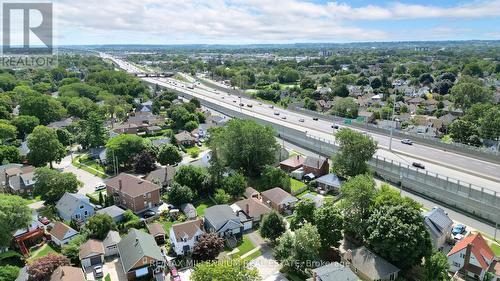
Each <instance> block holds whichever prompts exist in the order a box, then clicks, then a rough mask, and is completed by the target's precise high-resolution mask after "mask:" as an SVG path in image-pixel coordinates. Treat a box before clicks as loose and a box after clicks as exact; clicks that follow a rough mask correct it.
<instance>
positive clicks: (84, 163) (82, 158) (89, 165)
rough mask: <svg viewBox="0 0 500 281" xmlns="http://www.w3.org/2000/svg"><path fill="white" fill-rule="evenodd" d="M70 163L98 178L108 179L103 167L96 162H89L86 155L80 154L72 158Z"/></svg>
mask: <svg viewBox="0 0 500 281" xmlns="http://www.w3.org/2000/svg"><path fill="white" fill-rule="evenodd" d="M71 163H72V164H73V166H75V167H77V168H78V169H82V170H84V171H86V172H89V173H91V174H93V175H96V176H98V177H100V178H103V179H105V178H107V177H108V175H107V174H106V172H105V169H104V166H103V165H101V164H99V163H98V162H97V160H89V158H88V155H87V154H82V155H79V156H76V157H74V158H73V161H72V162H71Z"/></svg>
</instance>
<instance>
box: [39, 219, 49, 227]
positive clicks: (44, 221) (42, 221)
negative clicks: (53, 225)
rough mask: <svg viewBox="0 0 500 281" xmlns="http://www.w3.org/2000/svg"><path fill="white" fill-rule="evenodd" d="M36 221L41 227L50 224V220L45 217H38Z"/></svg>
mask: <svg viewBox="0 0 500 281" xmlns="http://www.w3.org/2000/svg"><path fill="white" fill-rule="evenodd" d="M38 221H39V222H41V223H42V224H43V225H48V224H49V223H50V220H49V219H48V218H46V217H39V218H38Z"/></svg>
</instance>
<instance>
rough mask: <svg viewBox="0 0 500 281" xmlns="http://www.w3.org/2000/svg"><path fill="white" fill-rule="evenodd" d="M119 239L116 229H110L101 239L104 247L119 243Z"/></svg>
mask: <svg viewBox="0 0 500 281" xmlns="http://www.w3.org/2000/svg"><path fill="white" fill-rule="evenodd" d="M121 240H122V238H121V237H120V233H118V231H114V230H110V231H109V232H108V235H106V238H104V241H102V244H103V245H104V247H108V246H112V245H116V244H118V243H120V241H121Z"/></svg>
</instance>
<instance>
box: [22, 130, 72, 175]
mask: <svg viewBox="0 0 500 281" xmlns="http://www.w3.org/2000/svg"><path fill="white" fill-rule="evenodd" d="M28 148H29V149H30V151H29V152H28V160H29V161H30V163H31V164H33V165H34V166H36V167H41V166H45V165H46V164H47V163H49V164H50V166H51V167H52V162H53V161H56V162H59V161H61V159H62V158H63V157H64V156H65V154H66V150H65V149H64V146H63V145H62V144H61V142H60V141H59V139H58V137H57V133H56V131H55V130H54V129H51V128H48V127H45V126H37V127H35V129H34V130H33V133H31V134H30V135H29V136H28Z"/></svg>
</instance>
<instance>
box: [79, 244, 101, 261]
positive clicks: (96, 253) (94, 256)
mask: <svg viewBox="0 0 500 281" xmlns="http://www.w3.org/2000/svg"><path fill="white" fill-rule="evenodd" d="M79 257H80V262H81V263H82V267H83V268H87V267H92V266H94V265H98V264H102V263H104V246H103V244H102V242H101V241H98V240H94V239H90V240H88V241H87V242H85V243H83V244H82V245H81V246H80V254H79Z"/></svg>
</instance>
